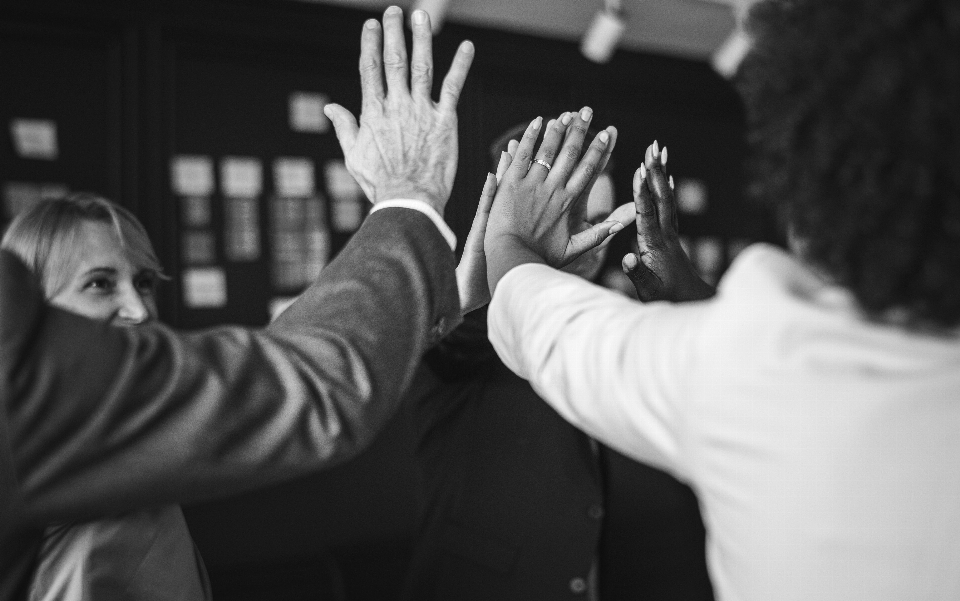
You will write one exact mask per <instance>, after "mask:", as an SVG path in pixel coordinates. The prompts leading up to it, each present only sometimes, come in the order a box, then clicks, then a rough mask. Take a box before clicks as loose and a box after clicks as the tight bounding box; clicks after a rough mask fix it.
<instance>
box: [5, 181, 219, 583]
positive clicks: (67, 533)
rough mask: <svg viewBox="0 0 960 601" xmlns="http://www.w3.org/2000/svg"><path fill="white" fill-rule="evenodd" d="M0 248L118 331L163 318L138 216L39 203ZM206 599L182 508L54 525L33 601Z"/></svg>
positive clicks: (155, 264)
mask: <svg viewBox="0 0 960 601" xmlns="http://www.w3.org/2000/svg"><path fill="white" fill-rule="evenodd" d="M0 248H3V249H7V250H10V251H11V252H13V253H15V254H16V255H17V256H18V257H20V259H22V260H23V261H24V263H26V265H27V266H28V267H29V268H30V269H31V270H32V272H33V274H34V276H35V277H36V278H37V281H38V282H39V284H40V287H41V289H42V290H43V293H44V295H45V296H46V298H47V300H48V301H49V302H50V303H51V304H53V305H56V306H58V307H61V308H63V309H66V310H68V311H72V312H74V313H78V314H80V315H83V316H85V317H90V318H93V319H99V320H103V321H106V322H108V323H110V324H112V325H116V326H134V325H139V324H144V323H148V322H150V321H153V320H155V319H156V318H157V305H156V301H155V297H154V292H155V289H156V285H157V283H158V280H159V279H162V278H164V277H165V276H163V274H162V271H161V268H160V263H159V261H157V257H156V254H155V253H154V251H153V247H152V246H151V244H150V239H149V238H148V237H147V232H146V230H144V228H143V226H142V225H141V224H140V222H139V221H137V218H136V217H134V216H133V214H132V213H130V212H129V211H127V210H126V209H123V208H121V207H119V206H117V205H114V204H113V203H111V202H110V201H108V200H105V199H103V198H100V197H98V196H94V195H90V194H76V195H72V196H68V197H66V198H61V199H56V200H50V201H46V202H43V203H41V204H38V205H36V206H34V207H32V208H30V209H29V210H27V211H25V212H23V213H21V214H20V215H18V216H17V218H16V219H14V221H13V223H11V224H10V229H9V230H8V231H7V233H6V234H5V235H4V237H3V240H2V242H0ZM209 597H210V587H209V583H208V581H207V576H206V571H205V570H204V567H203V562H202V561H201V559H200V556H199V554H198V553H197V552H196V549H195V547H194V545H193V541H192V539H191V538H190V534H189V532H188V531H187V526H186V522H185V521H184V519H183V513H182V512H181V511H180V508H179V507H178V506H176V505H168V506H163V507H156V508H151V509H147V510H143V511H139V512H136V513H132V514H126V515H121V516H117V517H113V518H110V519H103V520H97V521H90V522H68V523H60V524H50V525H48V526H47V528H46V530H45V531H44V539H43V544H42V547H41V550H40V557H39V560H38V562H37V564H36V569H35V572H34V575H33V578H32V582H31V591H30V599H31V600H32V601H52V600H61V599H64V600H65V599H78V600H88V599H119V598H124V599H137V600H138V601H151V600H155V601H161V600H165V599H187V600H190V601H199V600H202V599H208V598H209Z"/></svg>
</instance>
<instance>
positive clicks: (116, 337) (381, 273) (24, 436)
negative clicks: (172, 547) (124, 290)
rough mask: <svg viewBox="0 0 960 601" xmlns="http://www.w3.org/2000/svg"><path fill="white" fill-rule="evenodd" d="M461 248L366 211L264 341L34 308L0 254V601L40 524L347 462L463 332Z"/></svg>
mask: <svg viewBox="0 0 960 601" xmlns="http://www.w3.org/2000/svg"><path fill="white" fill-rule="evenodd" d="M453 267H454V259H453V253H452V252H451V251H450V248H449V246H447V244H446V241H445V240H444V239H443V237H442V236H441V235H440V233H439V232H438V231H437V229H436V227H435V226H434V225H433V224H432V223H431V222H430V220H429V219H428V218H427V217H426V216H425V215H423V214H421V213H418V212H416V211H412V210H409V209H399V208H395V209H385V210H383V211H379V212H377V213H374V214H372V215H371V216H370V217H369V218H368V219H367V221H366V222H365V224H364V225H363V227H361V228H360V230H359V231H358V232H357V233H356V234H355V235H354V237H353V239H352V240H351V241H350V242H349V243H348V244H347V245H346V247H345V248H344V249H343V250H342V251H341V253H340V254H339V255H338V256H337V258H336V259H335V260H334V261H333V262H331V263H330V265H329V266H327V268H326V269H325V270H324V271H323V273H322V274H321V276H320V278H319V279H318V281H317V282H316V283H315V284H314V285H313V286H312V287H311V288H310V289H309V290H308V291H307V292H305V293H304V295H303V296H302V297H301V298H300V299H299V300H298V301H297V303H295V304H294V305H293V306H292V307H290V308H289V309H288V310H287V311H286V312H284V314H283V315H281V316H280V318H278V319H277V320H276V321H275V322H274V323H273V324H271V325H270V326H269V327H268V328H266V329H263V330H250V329H245V328H238V327H226V328H219V329H214V330H209V331H203V332H197V333H181V332H175V331H173V330H171V329H169V328H167V327H164V326H162V325H157V326H145V327H141V328H135V329H124V328H114V327H111V326H109V325H107V324H104V323H100V322H96V321H92V320H89V319H85V318H82V317H78V316H75V315H72V314H70V313H67V312H64V311H60V310H57V309H55V308H51V307H49V306H46V305H44V304H43V303H42V302H41V298H40V294H39V291H38V290H37V289H36V287H35V286H32V285H31V284H30V276H29V275H28V274H27V273H26V271H25V270H24V268H23V267H22V265H20V264H19V263H18V262H17V261H16V260H15V259H13V258H12V257H11V256H10V255H7V254H6V253H3V254H2V255H0V336H2V338H0V399H2V404H3V405H2V407H3V409H4V411H3V412H2V414H3V415H2V416H0V478H3V481H2V482H0V490H2V492H0V511H2V512H4V513H2V514H0V517H2V518H3V519H4V520H5V522H6V523H0V532H4V531H5V532H6V534H2V533H0V598H4V599H6V598H11V597H14V596H15V595H16V594H18V591H19V594H22V592H23V589H22V585H23V583H24V577H25V576H26V574H27V573H28V572H29V566H28V564H29V559H25V558H29V557H30V556H31V555H32V554H33V553H35V549H34V548H33V547H34V546H35V544H36V540H37V539H36V530H35V529H36V528H39V527H41V526H42V525H43V524H46V523H49V522H53V521H65V520H82V519H90V518H95V517H98V516H103V515H109V514H114V513H121V512H124V511H129V510H132V509H135V508H137V507H142V506H153V505H159V504H165V503H177V502H186V501H194V500H199V499H208V498H212V497H215V496H225V495H229V494H232V493H236V492H238V491H241V490H245V489H250V488H253V487H256V486H264V485H268V484H271V483H275V482H277V481H280V480H283V479H286V478H291V477H293V476H297V475H301V474H303V473H305V472H309V471H312V470H317V469H319V468H322V467H326V466H329V465H331V464H334V463H336V462H340V461H343V460H345V459H347V458H349V457H351V456H353V455H355V454H356V453H357V452H358V451H360V450H361V449H362V448H363V447H365V446H366V445H367V444H368V443H369V442H370V441H371V439H372V438H373V437H374V435H375V434H376V433H377V431H378V430H379V429H380V427H381V426H382V425H383V424H384V423H385V422H386V421H387V419H388V417H389V416H390V415H391V414H392V413H393V412H394V409H395V408H396V406H397V404H398V402H399V398H400V396H401V393H402V391H403V389H404V388H405V387H406V386H407V385H408V384H409V382H410V379H411V377H412V375H413V372H414V369H415V368H416V366H417V364H418V362H419V358H420V356H421V355H422V354H423V352H424V350H425V349H426V348H427V347H428V346H429V345H430V344H432V343H434V342H435V341H436V340H437V339H438V338H439V337H440V336H441V335H442V334H444V333H445V332H446V331H448V330H449V329H451V327H452V326H454V325H456V323H457V322H458V321H459V300H458V296H457V290H456V281H455V277H454V269H453Z"/></svg>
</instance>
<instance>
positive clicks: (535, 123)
mask: <svg viewBox="0 0 960 601" xmlns="http://www.w3.org/2000/svg"><path fill="white" fill-rule="evenodd" d="M541 123H543V117H537V118H536V119H534V120H533V121H531V122H530V129H540V124H541Z"/></svg>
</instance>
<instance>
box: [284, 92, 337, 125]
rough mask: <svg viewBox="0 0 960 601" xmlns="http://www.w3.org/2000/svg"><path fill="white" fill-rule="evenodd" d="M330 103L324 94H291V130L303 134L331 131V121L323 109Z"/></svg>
mask: <svg viewBox="0 0 960 601" xmlns="http://www.w3.org/2000/svg"><path fill="white" fill-rule="evenodd" d="M328 102H330V99H329V98H327V96H325V95H324V94H317V93H315V92H294V93H292V94H290V129H292V130H293V131H297V132H301V133H313V134H322V133H326V132H327V131H329V130H330V121H329V120H328V119H327V116H326V115H324V114H323V107H324V106H326V104H327V103H328Z"/></svg>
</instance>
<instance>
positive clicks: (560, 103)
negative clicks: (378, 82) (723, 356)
mask: <svg viewBox="0 0 960 601" xmlns="http://www.w3.org/2000/svg"><path fill="white" fill-rule="evenodd" d="M616 4H617V7H615V8H617V11H618V12H617V18H618V19H621V21H622V24H623V33H622V38H621V39H620V44H619V48H618V49H617V50H616V52H615V53H614V54H613V56H612V58H611V59H610V60H609V62H607V63H605V64H596V63H594V62H591V61H589V60H587V59H586V58H584V56H583V55H582V54H581V52H580V43H581V37H582V36H583V35H584V33H585V32H586V31H587V30H588V28H589V27H590V24H591V21H592V19H594V17H595V14H596V13H597V11H598V10H600V9H602V5H603V3H602V2H599V1H598V2H596V3H594V2H587V1H579V0H563V1H559V0H557V1H553V2H550V1H545V0H523V1H518V0H497V1H486V0H454V2H452V3H451V4H450V6H449V9H448V12H447V14H446V19H445V22H444V24H443V29H442V31H441V32H440V33H439V35H438V36H437V37H436V39H435V46H434V48H435V65H436V72H437V87H439V80H440V78H441V77H442V75H443V74H444V73H445V72H446V69H447V66H448V65H449V62H450V59H451V57H452V55H453V52H454V50H455V48H456V45H457V44H458V43H459V42H460V41H461V40H462V39H465V38H469V39H471V40H473V41H474V43H475V44H476V47H477V55H476V61H475V63H474V67H473V70H472V72H471V74H470V77H469V80H468V83H467V86H466V88H465V90H464V91H463V95H462V98H461V101H460V108H459V115H460V139H461V152H460V168H459V171H458V174H457V180H456V184H455V188H454V193H453V198H452V199H451V201H450V203H449V205H448V207H447V215H446V218H447V221H448V222H449V223H450V224H451V226H452V227H453V229H454V231H455V232H456V233H457V235H458V239H459V240H460V242H461V243H462V241H463V240H464V238H465V237H466V233H467V230H468V228H469V225H470V222H471V220H472V217H473V213H474V210H475V208H476V203H477V199H478V196H479V192H480V188H481V186H482V183H483V179H484V176H485V174H486V172H487V171H488V170H490V169H491V168H492V167H491V165H490V158H489V150H488V148H489V145H490V143H491V141H492V140H494V139H495V138H496V137H498V136H499V135H500V134H501V133H502V132H503V131H504V130H506V129H508V128H510V127H512V126H514V125H516V124H518V123H521V122H529V121H530V120H531V119H532V118H533V117H535V116H537V115H543V116H544V117H545V118H549V117H551V116H556V115H557V114H559V113H560V112H562V111H565V110H578V109H579V108H580V107H582V106H584V105H590V106H592V107H593V108H594V109H595V115H596V116H595V119H594V123H595V124H597V125H598V126H600V127H603V126H606V125H608V124H613V125H615V126H617V128H618V129H619V132H620V135H619V140H618V143H617V148H616V151H615V153H614V161H615V163H616V168H615V171H614V182H615V187H616V192H617V195H618V197H619V199H620V201H621V202H626V201H629V200H630V199H631V196H630V188H631V177H632V174H633V171H634V169H635V168H636V167H637V166H639V162H640V160H641V156H642V152H643V150H644V149H645V148H646V146H647V145H648V144H650V143H651V142H652V141H653V140H654V139H657V140H659V142H660V144H661V146H663V145H667V146H668V147H669V148H670V171H671V172H672V173H673V174H675V177H676V178H677V182H678V191H679V193H680V204H681V209H682V210H681V232H682V233H683V234H684V237H685V239H686V243H687V247H688V252H690V254H691V255H693V258H694V260H695V262H696V263H697V265H698V266H699V267H700V269H701V271H702V272H703V273H704V274H705V276H706V277H708V278H710V279H713V280H715V279H716V278H718V277H719V276H720V275H721V274H722V272H723V270H724V269H725V268H726V266H727V265H728V264H729V261H730V260H731V259H732V258H733V257H734V256H735V255H736V253H737V252H738V251H739V250H740V249H741V248H742V247H743V246H744V245H746V244H747V243H748V242H751V241H755V240H761V239H764V240H765V239H773V238H775V237H776V234H775V233H774V232H773V231H772V229H771V228H770V226H769V223H768V220H767V218H766V217H765V215H764V214H763V213H762V212H761V211H760V210H759V209H757V208H756V207H754V206H752V205H750V204H749V203H747V202H746V201H745V200H744V181H743V169H742V159H743V158H744V152H745V143H744V140H743V131H744V125H743V116H742V112H741V107H740V104H739V101H738V99H737V96H736V94H735V91H734V89H733V87H732V86H731V84H730V83H729V82H728V81H727V80H726V79H724V78H723V77H721V76H720V75H718V74H717V72H716V71H715V70H714V68H713V67H712V66H711V59H712V58H714V55H715V53H716V52H717V51H718V50H719V49H721V48H722V47H723V45H724V42H725V40H727V39H728V37H729V36H730V35H731V32H733V31H734V30H735V27H734V18H733V10H732V9H731V8H730V7H729V6H727V5H726V4H723V3H716V2H707V1H704V0H657V1H654V0H650V1H644V2H639V1H635V2H625V3H623V4H622V5H621V4H620V3H616ZM386 5H387V3H386V2H379V1H372V0H366V1H365V0H336V1H331V2H329V3H319V2H299V1H294V0H192V1H186V0H168V1H159V0H158V1H153V0H136V1H134V0H126V1H112V0H104V1H101V2H82V3H78V2H58V1H52V0H30V1H20V0H8V1H7V2H5V3H4V4H3V7H2V8H0V81H2V90H3V92H2V94H0V121H2V123H3V125H4V133H3V135H2V136H0V137H2V141H0V194H2V199H0V200H2V203H3V206H2V209H3V211H2V213H0V227H2V226H3V225H5V224H6V223H8V221H9V219H10V218H11V217H12V216H13V215H14V214H15V213H16V211H18V210H20V208H22V207H23V206H26V205H28V204H30V203H32V202H39V201H40V200H41V199H42V198H44V197H47V196H51V195H56V194H60V193H63V192H64V191H70V190H86V191H93V192H98V193H100V194H103V195H105V196H107V197H108V198H111V199H113V200H116V201H117V202H120V203H121V204H123V205H125V206H127V207H128V208H130V209H131V210H133V211H134V212H135V213H136V214H137V215H138V216H139V217H140V218H141V219H142V220H143V222H144V224H145V225H146V227H147V229H148V231H149V233H150V235H151V238H152V240H153V241H154V244H155V245H156V247H157V250H158V252H159V254H160V258H161V261H162V263H163V264H164V266H165V269H166V271H167V272H168V273H169V274H170V275H171V276H173V278H172V280H171V281H170V282H169V283H167V284H165V285H164V288H163V289H162V291H161V299H160V300H161V303H160V305H161V306H160V310H161V318H162V319H163V321H165V322H166V323H168V324H170V325H173V326H175V327H179V328H201V327H210V326H215V325H218V324H222V323H239V324H246V325H252V326H258V325H264V324H266V323H267V322H268V320H269V318H270V315H271V312H272V311H276V310H278V309H279V308H280V307H282V306H283V304H284V303H285V302H287V301H288V300H289V299H290V298H292V297H293V296H295V295H296V294H297V293H298V292H299V291H300V290H302V289H303V287H304V286H305V285H306V284H307V283H308V282H309V281H311V280H312V278H313V277H315V275H316V274H317V273H318V272H319V271H320V270H321V269H322V268H323V266H324V264H326V263H327V262H328V261H329V260H330V259H331V258H332V257H333V256H334V255H335V254H336V252H337V250H338V249H339V248H340V247H342V246H343V244H344V243H345V242H346V241H347V240H348V239H349V237H350V235H351V233H352V232H353V231H355V230H356V228H357V227H358V226H359V224H360V222H361V221H362V219H363V217H364V215H365V214H366V211H367V201H366V200H365V199H364V198H363V197H362V194H361V193H360V192H359V190H358V188H357V187H356V185H355V183H354V182H353V181H352V180H351V179H350V177H349V175H348V174H346V172H345V171H344V168H343V164H342V155H341V153H340V150H339V145H338V144H337V141H336V138H335V136H334V134H333V131H332V128H331V127H330V125H329V123H328V122H327V121H326V119H325V118H324V117H323V115H322V106H323V104H324V103H326V102H329V101H335V102H338V103H341V104H343V105H345V106H347V107H348V108H350V109H351V110H353V111H355V112H358V111H359V100H360V89H359V82H358V78H357V73H356V65H357V59H358V53H359V35H358V34H359V31H360V28H361V25H362V23H363V21H364V20H365V19H367V18H369V17H375V16H377V15H378V14H379V12H380V11H381V10H382V9H383V8H384V7H385V6H386ZM401 5H403V6H404V7H405V8H408V9H409V8H411V7H412V3H411V2H403V3H401ZM633 235H634V232H633V230H632V229H631V228H627V229H626V230H624V231H623V232H622V233H621V234H620V235H618V239H617V240H616V241H615V248H614V251H613V252H611V256H610V265H609V268H610V270H609V274H608V275H609V277H610V278H611V279H612V280H616V279H617V278H618V277H619V276H618V274H619V261H620V258H621V257H622V255H623V253H624V252H626V251H627V249H628V248H629V241H630V238H631V237H632V236H633ZM621 283H622V282H621ZM411 300H412V299H411ZM398 302H403V299H398ZM413 444H414V443H413V441H412V438H411V435H410V431H409V428H408V425H407V424H406V423H405V421H404V418H403V417H402V416H401V417H399V418H398V419H397V420H395V421H394V423H393V424H392V425H391V426H390V428H389V429H388V430H387V432H386V433H385V434H384V436H383V437H382V438H381V439H380V440H379V441H378V442H377V443H376V444H375V445H374V446H373V447H372V448H371V449H370V450H369V451H368V452H366V453H365V454H364V455H362V456H361V457H359V458H357V459H356V460H354V461H352V462H350V463H348V464H345V465H342V466H338V467H335V468H333V469H331V470H329V471H327V472H325V473H321V474H318V475H316V476H314V477H311V478H307V479H303V480H299V481H296V482H293V483H289V484H287V485H284V486H280V487H277V488H275V489H271V490H266V491H261V492H257V493H253V494H249V495H245V496H243V497H240V498H237V499H231V500H228V501H221V502H216V503H209V504H203V505H197V506H194V507H189V508H187V509H186V511H187V514H188V519H189V522H190V526H191V531H192V532H193V534H194V536H195V538H196V541H197V543H198V545H199V546H200V548H201V551H202V554H203V556H204V558H205V560H206V562H207V565H208V567H209V569H210V572H211V574H212V577H213V579H214V586H215V591H216V592H217V593H218V598H221V599H257V598H284V599H297V598H316V594H315V592H316V590H319V589H323V588H327V589H330V590H338V591H340V593H342V596H343V597H344V598H350V599H384V598H389V596H390V594H391V593H392V592H393V591H394V590H395V588H396V585H397V583H398V582H399V579H400V578H401V576H402V571H403V567H404V565H405V557H406V556H405V552H406V549H407V546H408V541H409V539H410V537H411V535H412V532H413V529H414V527H415V524H416V515H417V503H418V499H417V493H416V479H417V478H418V475H417V472H416V469H415V468H414V465H413V462H412V459H411V456H412V450H413ZM281 591H283V592H281ZM330 598H335V597H330Z"/></svg>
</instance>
